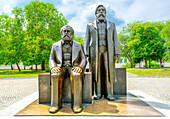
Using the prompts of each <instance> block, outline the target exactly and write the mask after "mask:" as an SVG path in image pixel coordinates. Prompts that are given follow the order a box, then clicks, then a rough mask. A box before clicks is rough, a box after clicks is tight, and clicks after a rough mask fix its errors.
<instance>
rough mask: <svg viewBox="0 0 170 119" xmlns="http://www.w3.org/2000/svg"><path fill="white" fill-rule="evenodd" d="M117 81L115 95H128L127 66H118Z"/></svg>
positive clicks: (114, 88) (114, 87)
mask: <svg viewBox="0 0 170 119" xmlns="http://www.w3.org/2000/svg"><path fill="white" fill-rule="evenodd" d="M116 77H117V82H115V83H114V84H113V93H114V95H126V94H127V87H126V68H116Z"/></svg>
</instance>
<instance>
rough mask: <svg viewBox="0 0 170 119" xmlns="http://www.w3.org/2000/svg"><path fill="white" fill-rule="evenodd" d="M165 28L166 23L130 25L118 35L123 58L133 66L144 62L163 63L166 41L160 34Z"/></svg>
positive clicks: (136, 23) (137, 23)
mask: <svg viewBox="0 0 170 119" xmlns="http://www.w3.org/2000/svg"><path fill="white" fill-rule="evenodd" d="M164 27H165V24H164V22H153V23H151V22H145V23H142V22H134V23H132V24H128V25H127V26H126V27H124V28H123V30H122V31H121V32H120V34H119V35H118V38H119V42H120V53H121V57H127V58H128V59H129V61H131V62H132V65H133V64H135V63H139V62H140V61H143V60H146V61H152V60H154V61H160V62H162V59H163V58H164V56H165V40H164V38H162V37H161V35H160V34H161V30H162V29H163V28H164ZM131 67H132V66H131Z"/></svg>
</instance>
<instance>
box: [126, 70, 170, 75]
mask: <svg viewBox="0 0 170 119" xmlns="http://www.w3.org/2000/svg"><path fill="white" fill-rule="evenodd" d="M127 72H128V73H131V74H135V75H138V76H170V68H164V69H139V68H128V69H127Z"/></svg>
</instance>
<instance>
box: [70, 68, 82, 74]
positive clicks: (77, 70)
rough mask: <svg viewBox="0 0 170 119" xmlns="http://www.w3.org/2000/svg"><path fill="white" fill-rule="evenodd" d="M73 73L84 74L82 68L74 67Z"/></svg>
mask: <svg viewBox="0 0 170 119" xmlns="http://www.w3.org/2000/svg"><path fill="white" fill-rule="evenodd" d="M72 71H73V72H75V73H82V69H81V68H80V67H73V68H72Z"/></svg>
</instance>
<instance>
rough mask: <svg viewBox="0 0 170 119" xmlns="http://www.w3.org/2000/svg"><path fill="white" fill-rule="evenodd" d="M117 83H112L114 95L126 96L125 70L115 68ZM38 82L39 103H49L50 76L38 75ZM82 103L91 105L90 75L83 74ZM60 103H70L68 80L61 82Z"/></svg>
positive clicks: (87, 73)
mask: <svg viewBox="0 0 170 119" xmlns="http://www.w3.org/2000/svg"><path fill="white" fill-rule="evenodd" d="M116 76H117V82H115V83H114V86H113V88H114V95H126V68H116ZM38 80H39V103H50V101H51V86H50V74H49V73H48V74H40V75H39V76H38ZM82 99H83V103H92V75H91V72H85V73H84V78H83V98H82ZM62 102H64V103H70V102H71V83H70V79H69V78H67V79H64V80H63V91H62Z"/></svg>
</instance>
